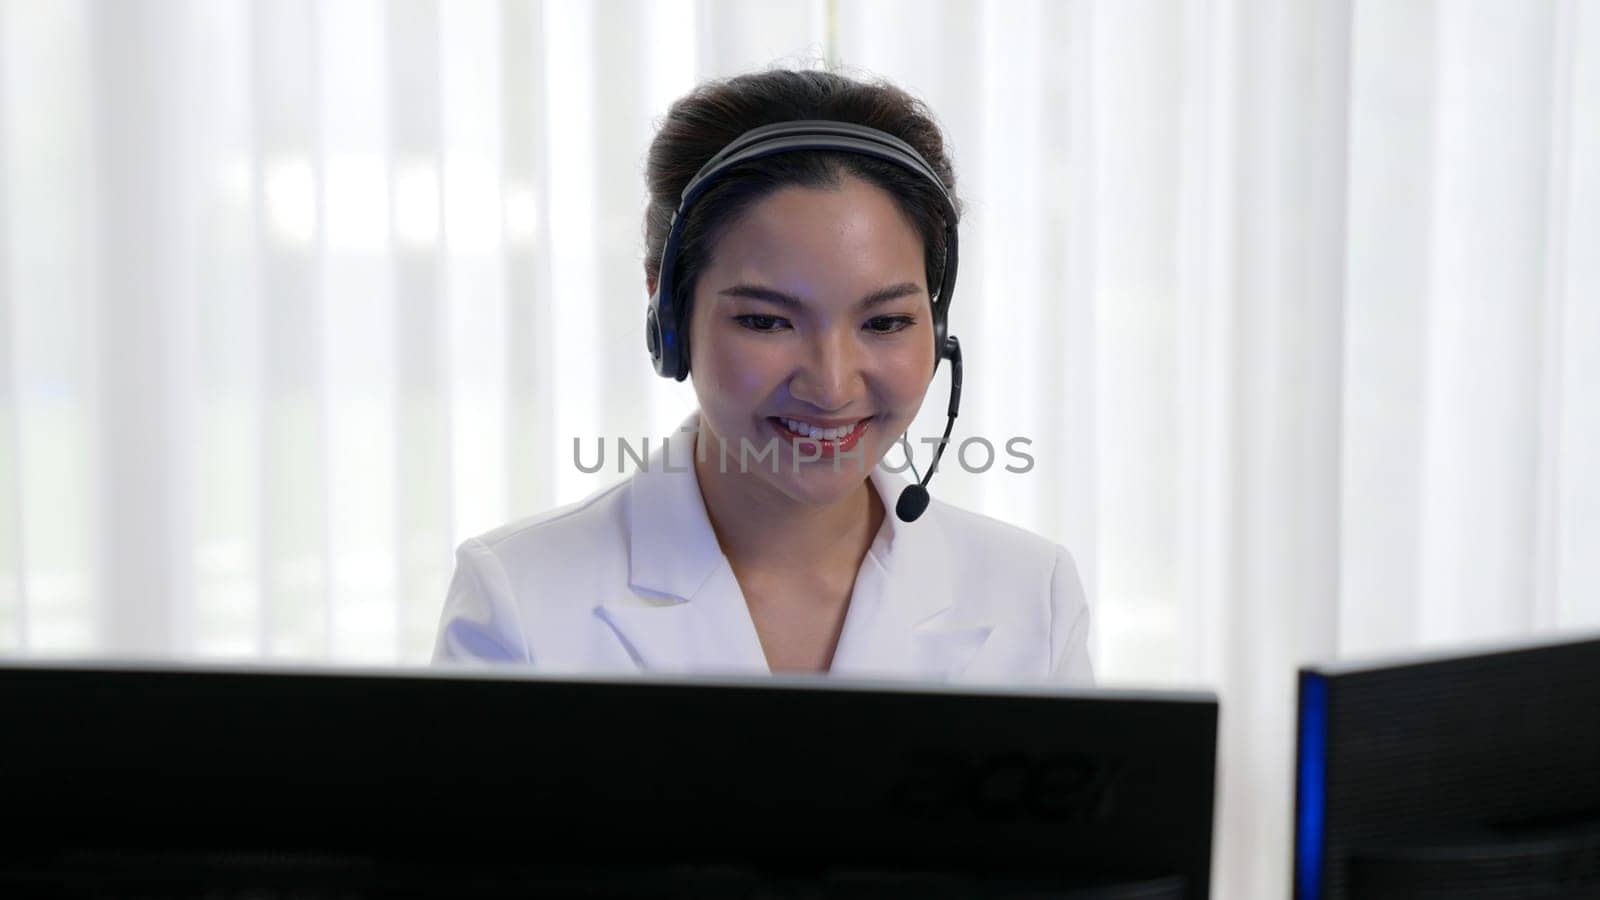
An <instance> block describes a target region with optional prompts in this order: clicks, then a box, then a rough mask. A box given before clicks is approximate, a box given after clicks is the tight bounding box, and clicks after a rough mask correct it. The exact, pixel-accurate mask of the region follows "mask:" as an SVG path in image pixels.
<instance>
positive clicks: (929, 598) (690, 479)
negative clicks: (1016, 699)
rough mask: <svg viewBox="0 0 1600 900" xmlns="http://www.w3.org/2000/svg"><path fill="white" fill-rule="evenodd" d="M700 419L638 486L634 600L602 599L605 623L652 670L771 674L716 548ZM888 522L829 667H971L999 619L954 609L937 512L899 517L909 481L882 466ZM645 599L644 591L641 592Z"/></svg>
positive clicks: (640, 476) (670, 443)
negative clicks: (698, 434)
mask: <svg viewBox="0 0 1600 900" xmlns="http://www.w3.org/2000/svg"><path fill="white" fill-rule="evenodd" d="M698 421H699V412H698V411H696V412H695V413H693V414H691V415H690V416H689V417H688V418H687V419H685V420H684V422H683V424H682V425H681V426H680V427H679V429H678V430H677V431H675V432H674V433H673V434H672V435H670V436H669V437H668V439H667V440H666V441H665V442H664V446H663V447H662V448H660V449H659V450H657V451H656V452H655V453H653V454H651V456H650V458H649V461H648V464H647V466H646V467H645V468H644V469H643V470H641V471H640V472H638V473H637V474H636V475H634V477H633V480H632V482H631V484H630V485H629V495H628V503H629V508H628V530H629V534H628V536H629V572H628V582H629V585H630V586H631V587H632V588H633V589H634V591H635V595H634V596H632V597H626V598H616V599H610V600H607V601H605V602H603V603H602V605H601V606H600V608H599V609H597V610H596V612H597V614H598V615H600V616H601V617H602V618H604V619H606V620H607V621H608V622H609V623H610V624H611V626H612V627H613V629H615V630H616V631H617V633H618V635H619V636H620V637H621V638H622V639H623V641H624V642H625V643H626V644H627V645H628V647H629V650H630V652H632V653H633V654H634V656H635V658H636V662H638V663H639V664H640V665H641V666H642V667H644V668H646V669H664V670H674V669H679V670H681V669H690V668H693V669H696V670H714V669H733V670H755V671H763V672H765V671H768V667H767V663H766V656H765V654H764V653H763V651H762V649H761V643H760V639H759V637H758V636H757V635H756V631H755V625H754V623H753V622H752V621H751V619H750V612H749V608H748V607H747V606H746V605H745V601H744V594H743V593H742V592H741V591H740V589H739V585H738V580H737V579H736V578H735V577H734V574H733V570H732V567H731V566H730V565H729V563H728V560H727V557H726V556H724V555H723V553H722V549H721V546H720V545H719V544H718V543H717V537H716V533H715V531H713V530H712V527H711V520H710V518H709V517H708V516H707V514H706V509H705V501H704V499H703V498H702V496H701V493H700V484H699V480H698V478H697V477H696V475H695V471H694V460H693V454H694V447H695V440H694V439H695V435H694V429H695V428H696V427H697V424H698ZM869 478H870V480H871V483H872V485H873V487H874V489H876V490H877V491H878V495H879V497H880V499H881V500H882V501H883V505H884V509H885V513H886V514H885V516H884V523H883V526H882V527H881V528H880V529H879V531H878V535H877V537H876V538H875V539H874V540H873V543H872V545H871V547H870V548H869V550H868V551H867V558H866V559H865V560H863V562H862V565H861V569H860V571H859V572H858V574H857V578H856V586H855V590H854V593H853V594H852V597H851V602H850V609H849V611H848V613H847V614H846V617H845V623H844V628H843V631H842V632H841V635H840V638H839V644H838V647H837V648H836V650H835V652H834V660H833V665H832V667H831V669H830V671H831V672H833V673H836V674H858V675H876V674H890V675H892V674H905V675H917V676H931V675H937V676H943V675H948V674H953V673H954V672H957V671H959V670H961V669H962V668H964V667H965V663H966V662H967V661H968V660H969V659H970V658H971V657H972V656H973V655H974V654H975V653H976V652H977V651H978V650H979V649H980V648H981V647H982V645H983V643H984V641H985V640H986V639H987V637H988V634H989V632H990V630H991V629H992V626H991V625H990V624H989V623H986V622H968V621H962V620H960V619H959V618H957V617H953V616H952V615H950V612H951V609H952V605H953V603H954V599H955V598H954V596H953V594H952V588H951V585H950V583H949V579H948V578H946V577H944V572H945V570H946V568H947V561H948V559H949V558H950V555H951V554H952V553H953V552H955V551H956V550H957V549H958V548H955V547H953V546H951V544H950V541H949V537H948V535H947V534H946V532H945V530H944V528H943V525H942V523H941V521H940V517H939V516H938V515H936V514H935V513H936V510H934V509H929V510H928V512H927V514H925V515H924V516H923V517H922V518H921V519H919V520H918V521H917V522H915V523H909V524H908V523H904V522H901V521H899V519H898V517H896V516H895V514H894V507H895V503H896V502H897V501H898V500H899V497H900V491H901V490H902V489H903V488H904V487H905V485H906V481H905V479H903V478H902V477H901V476H899V475H896V474H894V473H892V472H889V471H888V470H886V469H884V468H883V467H882V466H881V465H880V466H877V467H875V468H874V469H873V470H872V472H871V474H870V476H869ZM641 595H642V596H641Z"/></svg>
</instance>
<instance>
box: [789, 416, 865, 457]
mask: <svg viewBox="0 0 1600 900" xmlns="http://www.w3.org/2000/svg"><path fill="white" fill-rule="evenodd" d="M871 423H872V417H871V416H868V417H867V418H865V419H862V420H861V421H859V422H857V423H856V424H855V426H854V427H853V428H851V429H850V433H849V434H846V435H844V436H842V437H838V438H833V439H831V440H830V439H829V438H820V437H819V438H814V437H812V436H811V435H809V434H801V433H799V432H797V431H794V430H792V429H790V428H789V426H788V425H785V424H784V423H783V420H782V419H780V418H778V417H777V416H771V417H768V419H767V424H769V425H771V426H772V429H773V430H774V431H776V432H777V433H778V437H781V438H783V439H784V440H785V441H788V442H790V446H793V447H796V449H798V448H799V447H801V446H804V447H806V448H807V449H808V450H811V449H812V448H815V449H814V451H813V452H816V453H817V454H818V457H817V458H818V459H827V458H829V457H831V456H833V455H834V454H836V453H841V452H843V453H849V452H851V451H852V450H855V448H856V445H857V444H859V443H861V435H862V434H863V433H865V432H866V430H867V427H868V426H869V425H870V424H871Z"/></svg>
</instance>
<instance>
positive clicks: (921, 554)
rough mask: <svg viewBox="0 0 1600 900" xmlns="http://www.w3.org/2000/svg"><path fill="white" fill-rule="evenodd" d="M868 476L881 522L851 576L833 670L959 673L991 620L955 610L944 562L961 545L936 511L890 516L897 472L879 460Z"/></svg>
mask: <svg viewBox="0 0 1600 900" xmlns="http://www.w3.org/2000/svg"><path fill="white" fill-rule="evenodd" d="M871 477H872V484H873V487H874V489H876V490H877V491H878V494H879V497H880V499H882V501H883V505H884V509H885V511H886V512H885V516H884V523H883V527H882V528H881V529H880V530H879V532H878V536H877V538H876V539H875V540H874V541H873V543H872V547H871V549H869V550H868V552H867V558H866V560H865V561H863V563H862V566H861V571H860V573H858V574H857V576H856V586H855V592H854V593H853V594H852V595H851V598H850V611H849V612H848V613H847V614H846V616H845V624H844V630H843V633H842V634H841V635H840V637H839V646H838V648H837V649H836V650H835V652H834V658H833V666H832V669H831V672H832V673H834V674H838V675H860V676H874V675H890V676H910V677H916V678H925V679H933V680H945V679H948V678H951V677H954V676H958V675H961V674H963V673H964V672H966V670H967V669H968V667H969V666H970V665H971V664H973V663H974V661H975V660H976V659H977V658H978V657H979V654H980V651H981V650H982V649H983V647H984V645H985V644H986V643H987V642H988V640H989V637H990V634H991V633H992V632H993V630H994V627H995V626H994V624H993V623H991V622H987V621H979V620H972V619H967V618H963V617H962V616H961V614H960V610H961V607H960V606H959V605H958V604H957V603H956V600H957V599H958V598H957V597H956V596H955V594H954V589H953V586H952V584H951V580H950V577H949V575H950V573H949V567H948V565H947V561H948V560H949V559H950V558H951V556H952V554H954V553H957V552H959V551H960V548H959V547H957V546H955V545H954V544H953V542H952V541H951V539H950V537H949V534H948V532H946V531H945V530H944V528H943V523H942V522H941V520H940V517H939V516H938V515H937V511H936V510H931V509H930V510H929V511H928V514H925V515H924V516H923V517H922V518H920V519H918V520H917V521H916V522H912V523H906V522H901V521H900V520H899V519H898V518H897V517H896V516H895V514H894V507H895V503H896V502H898V500H899V497H900V490H901V489H902V488H903V487H905V481H904V480H903V479H901V478H899V477H898V476H896V475H893V474H891V473H890V472H888V471H886V470H884V469H883V468H882V467H879V468H877V469H874V470H873V472H872V476H871Z"/></svg>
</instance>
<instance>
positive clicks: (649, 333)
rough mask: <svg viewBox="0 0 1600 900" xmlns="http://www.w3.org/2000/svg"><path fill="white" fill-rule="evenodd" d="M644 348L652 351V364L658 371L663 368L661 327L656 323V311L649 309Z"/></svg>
mask: <svg viewBox="0 0 1600 900" xmlns="http://www.w3.org/2000/svg"><path fill="white" fill-rule="evenodd" d="M644 346H645V349H646V350H649V351H650V362H651V363H652V364H654V365H655V367H656V369H657V370H660V368H661V326H660V325H659V324H657V322H656V309H655V307H654V306H651V307H649V308H648V309H646V310H645V312H644Z"/></svg>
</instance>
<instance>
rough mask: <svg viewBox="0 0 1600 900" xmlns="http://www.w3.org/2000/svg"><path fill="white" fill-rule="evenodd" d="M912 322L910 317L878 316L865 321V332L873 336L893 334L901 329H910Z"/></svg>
mask: <svg viewBox="0 0 1600 900" xmlns="http://www.w3.org/2000/svg"><path fill="white" fill-rule="evenodd" d="M912 321H913V319H912V318H911V317H910V316H878V317H877V318H874V319H869V320H868V321H867V330H868V331H870V332H872V333H873V334H893V333H894V332H896V331H899V330H900V329H902V328H909V327H911V323H912Z"/></svg>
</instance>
